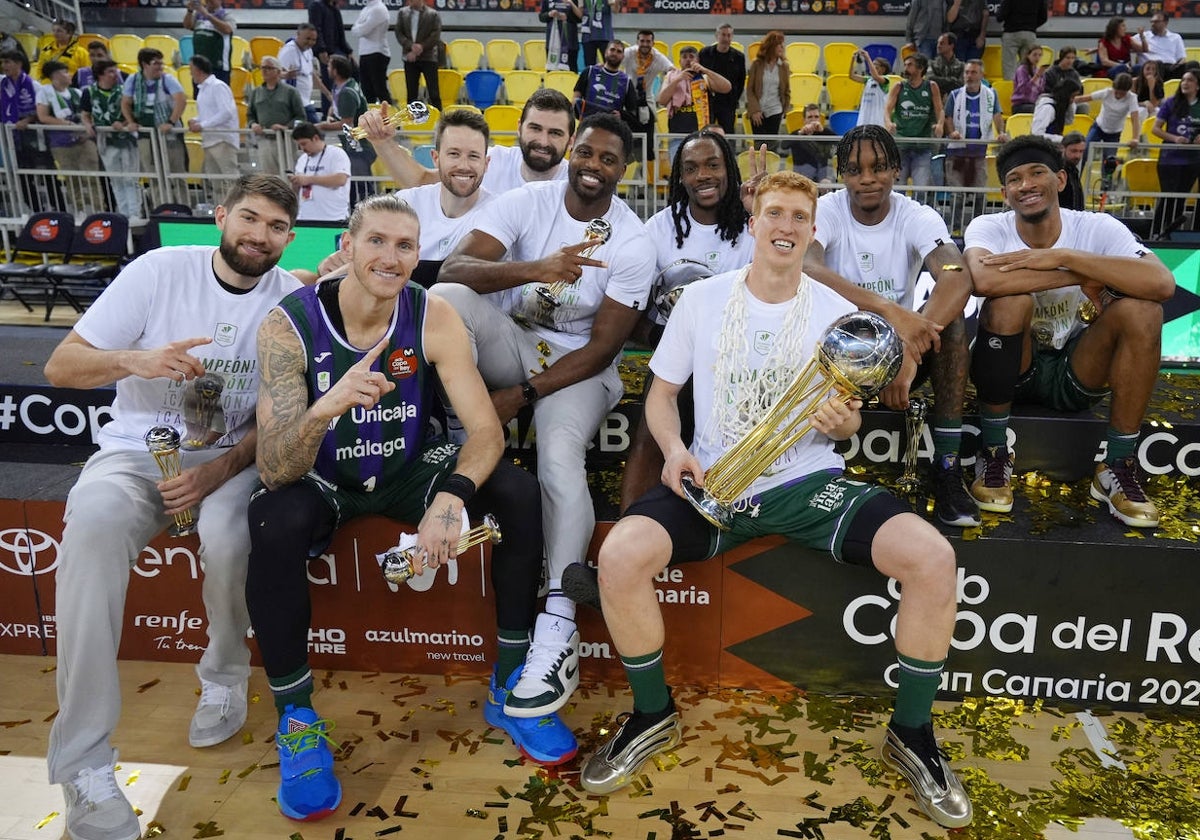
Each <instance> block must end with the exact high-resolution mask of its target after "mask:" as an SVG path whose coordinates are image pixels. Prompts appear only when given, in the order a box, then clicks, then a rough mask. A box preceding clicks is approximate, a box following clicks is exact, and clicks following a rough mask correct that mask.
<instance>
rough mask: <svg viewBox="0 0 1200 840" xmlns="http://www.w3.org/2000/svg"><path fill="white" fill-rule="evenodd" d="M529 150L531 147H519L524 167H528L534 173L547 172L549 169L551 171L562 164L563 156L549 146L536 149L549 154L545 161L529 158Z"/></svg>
mask: <svg viewBox="0 0 1200 840" xmlns="http://www.w3.org/2000/svg"><path fill="white" fill-rule="evenodd" d="M531 148H533V147H532V146H526V145H524V144H522V145H521V158H522V159H523V160H524V161H525V165H526V166H528V167H529V168H530V169H532V170H533V171H534V172H549V171H550V170H551V169H553V168H554V167H556V166H558V165H559V164H560V163H562V159H563V156H562V155H561V154H559V153H558V151H557V150H555V149H552V148H550V147H549V146H539V147H538V148H539V149H544V150H545V151H547V152H549V153H550V157H549V158H547V159H546V160H545V161H542V160H537V159H534V158H531V157H530V155H529V152H530V149H531Z"/></svg>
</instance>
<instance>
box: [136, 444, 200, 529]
mask: <svg viewBox="0 0 1200 840" xmlns="http://www.w3.org/2000/svg"><path fill="white" fill-rule="evenodd" d="M145 441H146V448H147V449H149V450H150V454H151V455H153V456H154V461H155V462H156V463H157V464H158V468H159V470H160V471H161V472H162V476H163V478H167V479H170V478H175V477H176V476H177V475H179V473H180V472H182V466H181V465H180V463H179V443H180V438H179V432H177V431H175V429H174V428H173V427H172V426H151V427H150V430H149V431H148V432H146V437H145ZM195 530H196V514H195V512H194V511H193V510H192V509H191V508H188V509H187V510H185V511H183V512H182V513H177V514H175V524H174V525H172V526H171V527H170V528H169V529H168V530H167V533H169V534H170V535H171V536H172V537H186V536H187V535H188V534H190V533H192V532H193V531H195Z"/></svg>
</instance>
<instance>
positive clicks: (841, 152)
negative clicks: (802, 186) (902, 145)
mask: <svg viewBox="0 0 1200 840" xmlns="http://www.w3.org/2000/svg"><path fill="white" fill-rule="evenodd" d="M859 143H870V144H871V149H872V150H873V151H874V152H875V159H876V160H877V161H879V162H881V163H883V164H885V165H886V166H887V168H888V169H899V168H900V149H898V148H897V147H896V141H895V139H893V138H892V135H891V134H890V133H889V132H888V130H887V129H886V128H884V127H883V126H881V125H858V126H855V127H854V128H852V129H850V130H849V131H847V132H846V133H845V134H843V135H842V139H841V141H840V142H839V143H838V147H837V174H838V175H845V174H846V167H847V166H849V165H850V159H851V158H852V157H853V158H857V157H858V155H856V154H855V147H856V146H857V145H858V144H859Z"/></svg>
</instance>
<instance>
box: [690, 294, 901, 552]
mask: <svg viewBox="0 0 1200 840" xmlns="http://www.w3.org/2000/svg"><path fill="white" fill-rule="evenodd" d="M903 358H904V345H903V343H902V342H901V341H900V336H899V335H898V334H897V333H896V331H895V330H894V329H893V328H892V325H891V324H889V323H888V322H887V321H885V320H884V319H883V318H881V317H879V316H878V315H875V314H873V313H871V312H852V313H851V314H849V315H843V316H842V317H841V318H839V319H837V320H836V321H834V322H833V323H832V324H831V325H830V326H829V327H828V328H827V329H826V330H825V332H824V333H822V334H821V338H820V340H819V341H818V342H817V352H816V355H815V356H814V358H813V359H811V360H810V361H809V362H808V364H806V365H805V366H804V367H803V368H802V369H801V370H800V372H799V373H798V374H796V377H795V378H794V379H793V380H792V383H791V385H789V386H788V388H787V390H786V391H784V392H783V395H782V396H780V398H779V399H778V400H776V402H775V404H774V405H773V406H771V408H770V409H768V411H767V413H766V414H765V415H764V416H763V417H762V418H761V419H760V420H759V421H758V422H757V423H756V424H755V425H754V428H752V429H751V430H750V431H749V432H747V433H746V435H745V436H744V437H742V439H741V440H739V441H738V442H737V443H735V444H734V445H733V446H732V447H731V448H730V449H729V450H728V451H727V452H725V454H724V455H722V456H721V457H720V458H718V459H717V460H716V462H714V463H713V465H712V466H711V467H709V468H708V471H707V472H705V474H704V487H698V486H697V485H696V484H695V483H694V482H693V481H692V480H691V478H690V476H684V477H683V481H682V484H683V490H684V494H685V495H686V496H687V498H688V501H690V502H691V503H692V506H693V507H695V508H696V510H697V511H699V512H700V514H701V515H702V516H703V517H704V518H705V519H707V520H708V521H709V522H711V523H712V524H713V525H716V526H717V527H718V528H720V529H722V530H729V528H730V527H731V526H732V524H733V511H734V503H735V502H737V500H738V499H739V498H741V496H742V495H743V494H744V493H745V492H746V490H747V489H749V487H750V485H751V484H753V483H754V481H755V479H757V478H758V477H759V476H761V475H762V474H763V473H764V472H765V471H766V470H767V468H768V467H770V466H771V464H773V463H775V461H776V460H778V458H779V457H780V456H781V455H782V454H783V453H785V452H787V450H789V449H791V448H792V447H793V446H795V445H796V443H798V442H799V440H800V438H802V437H804V435H806V434H807V433H808V431H809V430H810V429H811V428H812V423H811V418H812V416H813V414H815V413H816V411H817V409H818V408H820V407H821V406H822V405H823V404H824V403H825V402H826V401H828V400H829V399H831V398H836V399H840V400H842V401H843V402H849V401H850V400H851V399H854V398H858V399H867V398H869V397H873V396H875V395H876V394H878V393H879V392H880V391H881V390H883V388H884V386H886V385H887V384H888V383H889V382H891V381H892V380H893V379H894V378H895V377H896V374H897V373H898V372H899V371H900V363H901V361H902V360H903Z"/></svg>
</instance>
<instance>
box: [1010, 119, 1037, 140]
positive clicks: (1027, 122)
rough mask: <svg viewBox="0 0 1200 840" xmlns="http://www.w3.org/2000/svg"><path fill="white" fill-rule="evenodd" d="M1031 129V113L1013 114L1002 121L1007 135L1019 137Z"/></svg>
mask: <svg viewBox="0 0 1200 840" xmlns="http://www.w3.org/2000/svg"><path fill="white" fill-rule="evenodd" d="M1032 130H1033V114H1013V115H1012V116H1011V117H1009V118H1008V119H1007V120H1005V122H1004V131H1005V133H1006V134H1008V136H1009V137H1021V136H1023V135H1025V134H1028V133H1029V132H1030V131H1032Z"/></svg>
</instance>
